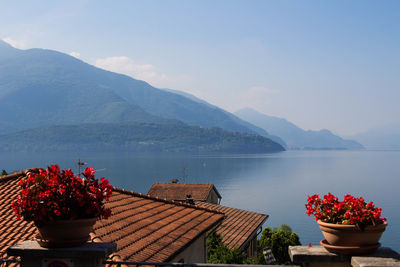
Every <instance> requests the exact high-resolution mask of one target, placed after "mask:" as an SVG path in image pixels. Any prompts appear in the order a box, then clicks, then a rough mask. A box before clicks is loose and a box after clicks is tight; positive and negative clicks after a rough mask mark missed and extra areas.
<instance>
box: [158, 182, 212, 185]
mask: <svg viewBox="0 0 400 267" xmlns="http://www.w3.org/2000/svg"><path fill="white" fill-rule="evenodd" d="M153 184H172V185H182V184H193V185H214V184H213V183H170V182H154V183H153Z"/></svg>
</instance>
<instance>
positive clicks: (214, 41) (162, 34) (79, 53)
mask: <svg viewBox="0 0 400 267" xmlns="http://www.w3.org/2000/svg"><path fill="white" fill-rule="evenodd" d="M0 39H3V40H4V41H6V42H8V43H10V44H11V45H13V46H14V47H17V48H21V49H29V48H46V49H53V50H57V51H61V52H64V53H67V54H70V55H72V56H75V57H78V58H80V59H81V60H83V61H85V62H87V63H90V64H93V65H96V66H98V67H100V68H104V69H107V70H111V71H115V72H119V73H124V74H127V75H130V76H132V77H133V78H136V79H141V80H144V81H147V82H149V83H150V84H152V85H153V86H155V87H158V88H170V89H175V90H181V91H185V92H188V93H191V94H194V95H195V96H197V97H200V98H202V99H204V100H206V101H207V102H209V103H211V104H214V105H217V106H219V107H221V108H223V109H226V110H228V111H230V112H234V111H236V110H238V109H241V108H245V107H250V108H253V109H256V110H258V111H260V112H262V113H265V114H267V115H271V116H278V117H283V118H286V119H287V120H289V121H291V122H293V123H295V124H297V125H298V126H300V127H301V128H303V129H311V130H319V129H329V130H331V131H333V132H334V133H337V134H341V135H345V136H346V135H352V134H355V133H359V132H364V131H366V130H368V129H371V128H375V127H380V126H384V125H387V124H392V123H400V116H399V115H400V105H399V99H400V1H397V0H392V1H390V0H385V1H378V0H376V1H369V0H358V1H356V0H353V1H348V0H344V1H341V0H335V1H333V0H332V1H311V0H310V1H301V0H297V1H285V0H279V1H270V0H263V1H253V0H243V1H239V0H235V1H231V0H226V1H224V0H218V1H215V0H210V1H206V0H202V1H186V0H176V1H172V0H159V1H153V0H143V1H134V0H126V1H122V0H121V1H102V0H93V1H73V0H70V1H54V0H49V1H42V0H38V1H20V0H10V1H4V0H0Z"/></svg>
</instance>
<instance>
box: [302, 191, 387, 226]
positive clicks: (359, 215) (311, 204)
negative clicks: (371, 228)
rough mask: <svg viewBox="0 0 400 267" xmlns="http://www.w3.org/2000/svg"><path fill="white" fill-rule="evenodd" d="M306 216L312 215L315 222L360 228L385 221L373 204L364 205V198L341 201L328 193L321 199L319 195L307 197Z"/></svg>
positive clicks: (348, 197) (350, 196) (349, 198)
mask: <svg viewBox="0 0 400 267" xmlns="http://www.w3.org/2000/svg"><path fill="white" fill-rule="evenodd" d="M305 206H306V211H307V215H308V216H311V215H312V214H313V215H314V217H315V220H317V221H318V220H322V221H324V222H329V223H338V224H356V225H359V226H360V227H363V226H365V225H375V224H380V223H383V222H385V221H386V218H382V217H381V213H382V210H381V209H380V208H375V205H374V203H373V202H369V203H368V204H366V202H365V200H364V198H362V197H359V198H355V197H354V196H352V195H346V196H344V200H343V201H339V200H338V198H337V197H335V196H334V195H332V194H331V193H328V195H325V196H324V197H323V199H320V198H319V195H313V196H311V197H310V196H309V197H308V198H307V203H306V205H305Z"/></svg>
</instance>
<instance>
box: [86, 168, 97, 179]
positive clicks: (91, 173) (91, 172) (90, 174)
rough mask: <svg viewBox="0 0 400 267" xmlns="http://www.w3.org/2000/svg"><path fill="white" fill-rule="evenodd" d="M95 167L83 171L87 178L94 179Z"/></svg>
mask: <svg viewBox="0 0 400 267" xmlns="http://www.w3.org/2000/svg"><path fill="white" fill-rule="evenodd" d="M94 172H95V171H94V169H93V168H92V167H87V168H86V169H85V171H84V172H83V175H84V176H85V177H86V178H87V179H93V178H94Z"/></svg>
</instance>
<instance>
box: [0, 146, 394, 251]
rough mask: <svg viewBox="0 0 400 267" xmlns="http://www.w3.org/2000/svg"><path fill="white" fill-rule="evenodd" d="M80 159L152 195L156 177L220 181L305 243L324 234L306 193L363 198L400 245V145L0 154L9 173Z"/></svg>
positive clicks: (238, 200) (242, 204)
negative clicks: (256, 151)
mask: <svg viewBox="0 0 400 267" xmlns="http://www.w3.org/2000/svg"><path fill="white" fill-rule="evenodd" d="M78 158H81V159H82V160H83V161H85V162H88V164H89V165H90V166H93V167H94V168H95V169H97V170H98V171H97V177H100V176H104V177H106V178H108V179H109V180H110V183H111V184H112V185H114V186H117V187H121V188H125V189H128V190H133V191H136V192H140V193H147V191H148V189H149V188H150V186H151V184H152V183H154V182H168V181H170V180H171V179H172V178H178V179H179V180H180V181H181V182H189V183H192V182H193V183H214V184H215V186H216V187H217V189H218V190H219V192H220V193H221V195H222V202H221V204H222V205H227V206H232V207H236V208H242V209H247V210H252V211H257V212H261V213H265V214H268V215H269V216H270V217H269V218H268V220H267V222H266V223H265V225H264V227H268V226H269V227H274V226H279V225H280V224H282V223H286V224H289V225H290V226H291V227H292V229H293V230H294V231H295V232H296V233H298V234H299V236H300V239H301V242H302V243H303V244H308V243H311V244H315V245H317V244H319V241H320V240H321V239H322V234H321V232H320V230H319V229H318V226H317V224H316V222H315V221H314V219H313V218H311V217H307V215H306V213H305V207H304V205H305V202H306V199H307V195H311V194H316V193H317V194H320V195H323V194H326V193H328V192H331V193H333V194H335V195H337V196H339V197H340V198H342V197H343V196H344V195H345V194H348V193H349V194H353V195H355V196H363V197H364V198H365V199H366V201H367V202H369V201H373V202H374V203H375V204H376V206H378V207H381V208H382V209H383V216H384V217H387V219H388V223H389V225H388V227H387V229H386V232H385V233H384V234H383V237H382V239H381V243H382V244H383V246H388V247H392V248H393V249H395V250H397V251H400V198H397V197H396V196H397V195H398V194H399V189H400V151H285V152H280V153H273V154H261V155H202V156H199V155H176V154H174V155H170V154H158V155H154V154H128V153H103V154H98V153H97V154H95V155H93V154H92V155H91V154H88V153H78V152H77V153H69V154H66V153H44V154H39V153H36V154H26V153H24V154H21V153H12V154H10V153H8V154H0V170H1V169H6V170H7V171H8V172H10V171H14V170H22V169H27V168H31V167H46V166H47V165H49V164H53V163H58V164H59V165H60V166H61V167H62V168H72V169H73V170H74V171H76V169H77V161H78Z"/></svg>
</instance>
